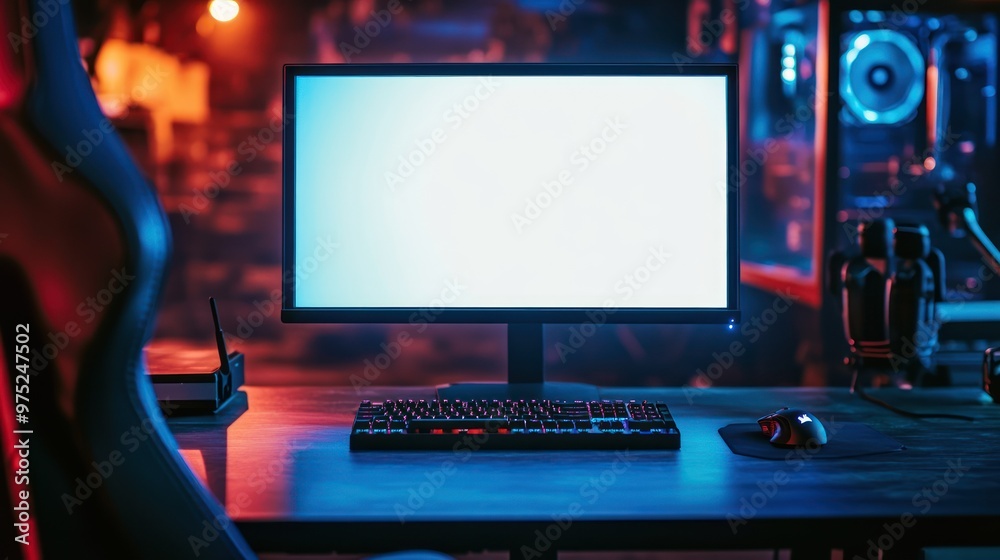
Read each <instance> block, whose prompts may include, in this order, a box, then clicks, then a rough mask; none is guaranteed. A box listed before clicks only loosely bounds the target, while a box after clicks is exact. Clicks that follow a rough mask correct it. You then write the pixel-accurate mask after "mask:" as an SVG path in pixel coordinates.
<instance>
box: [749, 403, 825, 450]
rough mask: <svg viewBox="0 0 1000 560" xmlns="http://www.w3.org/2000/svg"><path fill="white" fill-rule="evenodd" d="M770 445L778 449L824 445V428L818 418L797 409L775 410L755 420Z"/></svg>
mask: <svg viewBox="0 0 1000 560" xmlns="http://www.w3.org/2000/svg"><path fill="white" fill-rule="evenodd" d="M757 423H758V424H760V429H761V431H763V432H764V435H765V436H767V437H769V438H771V444H773V445H776V446H779V447H799V446H803V445H806V444H809V442H810V440H811V441H813V443H812V444H811V445H816V444H819V445H826V428H825V427H824V426H823V423H822V422H820V421H819V418H817V417H816V416H814V415H812V414H809V413H808V412H806V411H804V410H802V409H799V408H788V407H787V406H786V407H784V408H782V409H781V410H777V411H775V412H772V413H771V414H768V415H767V416H762V417H760V418H759V419H758V420H757Z"/></svg>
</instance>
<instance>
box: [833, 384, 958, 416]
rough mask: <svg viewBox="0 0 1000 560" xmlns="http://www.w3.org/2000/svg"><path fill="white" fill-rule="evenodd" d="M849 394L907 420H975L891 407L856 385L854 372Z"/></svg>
mask: <svg viewBox="0 0 1000 560" xmlns="http://www.w3.org/2000/svg"><path fill="white" fill-rule="evenodd" d="M851 392H852V393H857V394H858V396H859V397H861V398H862V399H864V400H866V401H868V402H870V403H874V404H877V405H879V406H881V407H884V408H887V409H889V410H891V411H892V412H895V413H896V414H899V415H900V416H906V417H909V418H947V419H949V420H964V421H966V422H975V421H976V419H975V418H973V417H972V416H963V415H961V414H936V413H925V412H912V411H909V410H904V409H902V408H899V407H896V406H893V405H891V404H889V403H887V402H885V401H883V400H882V399H877V398H875V397H873V396H871V395H869V394H868V393H866V392H865V390H864V389H863V388H862V387H861V385H859V384H858V373H857V372H854V380H853V382H852V383H851Z"/></svg>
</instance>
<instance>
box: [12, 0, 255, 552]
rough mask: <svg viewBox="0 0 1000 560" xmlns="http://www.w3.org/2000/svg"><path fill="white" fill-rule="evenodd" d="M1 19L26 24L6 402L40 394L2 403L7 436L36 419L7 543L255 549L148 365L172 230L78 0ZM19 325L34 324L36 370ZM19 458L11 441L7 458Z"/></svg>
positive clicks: (18, 49) (35, 1)
mask: <svg viewBox="0 0 1000 560" xmlns="http://www.w3.org/2000/svg"><path fill="white" fill-rule="evenodd" d="M25 22H27V24H26V23H25ZM0 31H2V33H3V36H4V37H5V38H10V37H11V36H12V35H14V36H16V37H17V38H18V40H17V41H15V40H13V39H11V43H12V46H14V48H12V49H6V48H5V49H0V169H2V170H3V173H2V174H0V234H5V235H0V285H2V286H3V287H4V290H5V293H4V294H3V297H0V344H2V350H0V352H2V353H3V356H4V361H3V364H2V366H0V367H2V369H0V377H2V378H3V383H2V388H0V397H2V404H0V407H4V408H9V407H10V403H13V400H14V397H13V393H14V392H15V391H17V390H18V389H17V388H16V387H17V386H18V385H21V384H23V383H20V382H21V381H27V382H28V383H27V384H28V385H29V387H30V393H29V394H30V405H31V406H30V407H29V408H30V410H29V412H28V414H27V415H26V416H28V423H26V424H24V425H23V426H14V425H13V424H12V423H13V422H14V421H15V420H14V419H15V414H14V412H15V411H13V410H6V409H5V410H0V416H2V418H0V423H2V424H3V425H2V426H0V427H2V429H3V433H4V436H3V437H5V438H8V439H9V437H10V436H9V434H12V433H13V429H16V428H18V427H21V428H24V427H27V429H31V430H32V431H33V433H32V434H28V438H29V440H30V449H31V451H30V457H31V477H30V483H29V485H28V486H27V487H21V486H17V485H12V481H14V478H13V477H12V476H10V475H11V472H7V473H6V474H4V485H5V486H4V494H5V495H4V496H3V497H4V498H6V500H7V501H9V502H12V503H13V504H15V505H16V504H17V503H18V497H19V492H20V491H21V490H27V491H29V493H30V499H29V500H28V501H29V502H30V521H29V523H28V524H27V526H26V529H28V530H30V532H31V534H30V542H31V543H32V544H31V545H30V546H22V547H19V548H17V549H15V550H14V551H12V554H15V555H16V556H12V557H14V558H16V557H18V556H21V557H24V558H37V557H50V558H61V557H66V556H69V555H73V556H74V557H77V556H83V557H101V556H107V555H110V554H112V553H115V555H116V556H118V555H122V554H124V555H125V556H129V557H143V558H184V557H189V556H190V557H198V558H241V557H250V556H252V553H251V551H250V550H249V547H247V545H246V543H245V542H244V541H243V539H242V537H241V536H240V535H239V533H238V532H237V531H236V530H235V526H234V525H233V523H232V522H231V521H230V520H229V519H228V518H227V517H226V514H225V511H224V510H223V508H222V507H221V506H220V505H219V504H218V502H217V501H215V499H214V498H212V497H211V496H210V495H209V494H208V492H207V491H206V490H205V489H204V488H203V487H202V486H201V484H200V483H199V482H198V481H197V479H196V478H195V477H194V475H193V474H192V473H191V472H190V470H189V469H188V468H187V466H186V464H185V463H184V462H183V459H182V458H181V457H180V455H179V454H178V452H177V450H176V445H175V443H174V440H173V437H172V436H171V435H170V432H169V431H168V430H167V428H166V425H165V423H164V420H163V417H162V415H161V413H160V411H159V408H158V406H157V403H156V399H155V397H154V396H153V393H152V387H151V385H150V383H149V380H148V379H147V377H146V375H145V367H144V364H143V362H142V348H143V345H144V344H145V342H146V341H147V340H148V338H149V336H150V335H151V333H152V330H153V326H154V319H155V312H156V308H157V305H158V300H159V295H160V292H161V290H162V286H163V282H164V278H165V274H166V265H167V261H168V256H169V253H170V249H171V241H170V229H169V225H168V222H167V220H166V217H165V215H164V213H163V210H162V207H161V206H160V204H159V200H158V198H157V195H156V193H155V192H154V191H153V190H152V188H151V187H150V184H149V183H148V181H146V179H145V178H144V176H143V175H142V173H141V171H140V170H139V169H138V167H137V166H136V165H135V163H134V161H133V160H132V158H131V157H130V155H129V153H128V151H127V149H126V147H125V146H124V144H123V143H122V141H121V139H120V138H119V137H118V135H117V134H116V133H115V131H114V128H113V127H112V126H111V124H110V122H109V121H108V120H107V119H106V118H105V117H104V115H103V114H102V112H101V110H100V108H99V106H98V104H97V101H96V99H95V97H94V94H93V91H92V89H91V86H90V82H89V80H88V77H87V75H86V72H85V71H84V69H83V67H82V65H81V63H80V56H79V53H78V50H77V42H76V41H77V39H76V33H75V29H74V24H73V16H72V11H71V9H70V5H69V4H68V3H63V2H48V1H45V0H32V1H30V2H16V1H15V2H13V3H11V2H5V3H3V6H2V7H0ZM15 43H16V45H15ZM18 325H28V329H29V331H30V332H29V337H30V342H29V344H28V345H27V346H28V348H27V349H25V350H27V354H28V356H29V360H30V361H29V364H30V372H29V374H28V376H27V379H18V377H17V376H18V375H19V374H20V372H19V370H18V368H17V366H18V365H20V363H22V362H18V361H17V357H16V355H15V354H16V352H15V341H16V338H17V334H18V329H19V328H20V329H22V330H23V327H18ZM22 338H23V337H22ZM3 443H4V445H5V447H4V449H5V451H6V450H8V449H12V446H8V445H7V444H13V443H15V442H10V441H6V440H5V441H4V442H3ZM16 465H17V457H16V456H7V460H6V461H5V464H4V470H5V471H10V469H11V467H16ZM0 510H2V511H3V512H4V513H3V514H0V515H7V516H10V515H11V513H10V512H11V511H12V509H11V508H10V507H7V506H4V507H3V508H0ZM15 515H16V514H15ZM0 521H2V522H7V521H11V522H17V519H16V518H9V517H8V519H3V518H0ZM8 526H10V525H8ZM220 528H221V529H220ZM39 554H40V555H41V556H39Z"/></svg>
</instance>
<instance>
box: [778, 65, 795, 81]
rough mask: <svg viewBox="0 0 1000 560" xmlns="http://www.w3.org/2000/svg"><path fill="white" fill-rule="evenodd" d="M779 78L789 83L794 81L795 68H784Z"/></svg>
mask: <svg viewBox="0 0 1000 560" xmlns="http://www.w3.org/2000/svg"><path fill="white" fill-rule="evenodd" d="M781 79H782V80H784V81H785V82H789V83H791V82H794V81H795V70H792V69H791V68H785V69H784V70H782V71H781Z"/></svg>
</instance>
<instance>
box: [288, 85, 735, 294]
mask: <svg viewBox="0 0 1000 560" xmlns="http://www.w3.org/2000/svg"><path fill="white" fill-rule="evenodd" d="M295 88H296V89H295V109H296V111H295V112H296V114H295V116H294V120H295V148H294V166H295V167H294V172H295V185H294V189H295V190H294V193H295V203H294V205H295V208H294V221H295V225H294V227H295V261H294V264H295V284H296V286H295V302H294V305H295V306H296V307H319V308H343V307H366V308H386V307H411V308H425V307H428V306H444V307H499V308H538V307H545V308H553V307H566V308H594V307H602V306H605V307H606V306H609V305H613V306H616V307H635V308H723V309H724V308H726V305H727V290H726V288H727V278H726V275H727V273H728V270H727V245H726V243H727V241H726V240H727V230H726V215H727V209H726V196H725V195H726V188H725V185H726V153H727V152H726V142H727V134H726V124H727V123H726V78H725V77H705V76H683V75H682V76H574V77H552V76H539V77H535V76H516V77H513V76H495V77H465V76H463V77H456V76H422V77H417V76H407V77H401V76H388V77H387V76H299V77H297V78H296V83H295ZM546 185H547V187H548V188H546ZM331 247H333V248H332V249H331ZM444 294H447V297H442V296H443V295H444Z"/></svg>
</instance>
